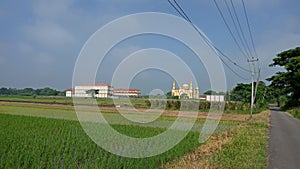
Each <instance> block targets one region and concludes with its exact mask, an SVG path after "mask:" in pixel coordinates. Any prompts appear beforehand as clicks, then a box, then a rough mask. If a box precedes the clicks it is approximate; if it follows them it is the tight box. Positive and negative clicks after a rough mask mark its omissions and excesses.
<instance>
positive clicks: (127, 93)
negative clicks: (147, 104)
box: [114, 89, 141, 97]
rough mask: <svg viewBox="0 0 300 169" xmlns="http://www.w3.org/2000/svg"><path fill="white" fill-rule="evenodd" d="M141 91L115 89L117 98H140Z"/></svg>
mask: <svg viewBox="0 0 300 169" xmlns="http://www.w3.org/2000/svg"><path fill="white" fill-rule="evenodd" d="M140 95H141V90H140V89H114V96H116V97H140Z"/></svg>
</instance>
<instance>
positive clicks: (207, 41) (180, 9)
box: [168, 0, 251, 80]
mask: <svg viewBox="0 0 300 169" xmlns="http://www.w3.org/2000/svg"><path fill="white" fill-rule="evenodd" d="M173 1H174V3H175V4H176V6H177V7H176V6H175V5H174V4H173V3H172V2H171V1H170V0H168V2H169V3H170V5H171V6H172V7H173V8H174V9H175V10H176V11H177V12H178V14H179V15H180V16H181V17H182V18H184V19H185V20H186V21H187V22H188V23H189V24H191V25H192V27H193V28H194V29H195V30H196V31H197V32H198V34H199V35H200V36H201V37H202V38H203V40H204V41H205V42H206V44H207V45H208V46H210V47H211V48H212V49H213V51H215V50H216V51H217V52H218V53H217V52H216V51H215V52H216V54H217V55H219V54H221V55H222V56H224V57H225V58H227V59H228V60H229V61H230V62H231V63H232V64H234V65H235V66H237V67H239V68H240V69H242V70H244V71H247V72H251V71H249V70H247V69H245V68H243V67H242V66H240V65H238V64H237V63H236V62H234V61H233V60H231V59H230V58H229V57H228V56H227V55H225V54H224V53H223V52H222V51H221V50H220V49H218V48H217V47H216V46H215V45H214V44H212V43H211V42H210V41H209V40H208V39H207V38H206V37H205V36H204V35H203V34H202V33H201V32H200V31H199V30H198V28H197V27H196V26H195V25H194V24H193V22H192V21H191V20H190V18H189V17H188V15H187V14H186V13H185V12H184V10H183V9H182V8H181V7H180V5H179V4H178V3H177V2H176V0H173ZM219 58H220V57H219ZM220 59H221V61H222V62H223V63H224V65H225V66H227V67H228V68H229V70H230V71H232V72H233V73H234V74H235V75H237V76H238V77H240V78H241V79H244V80H249V79H246V78H244V77H243V76H241V75H239V74H238V73H237V72H235V71H234V70H233V69H232V68H231V67H230V66H229V65H228V64H227V63H226V62H225V61H224V60H223V59H222V58H220Z"/></svg>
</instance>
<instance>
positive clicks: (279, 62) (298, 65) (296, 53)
mask: <svg viewBox="0 0 300 169" xmlns="http://www.w3.org/2000/svg"><path fill="white" fill-rule="evenodd" d="M269 66H282V67H284V68H285V69H286V71H285V72H277V73H276V74H275V75H274V76H272V77H270V78H268V79H267V80H269V81H271V85H270V86H271V87H273V88H276V89H277V91H278V94H279V95H286V96H289V100H288V102H287V104H286V106H287V107H291V106H297V105H300V83H299V81H300V47H296V48H295V49H290V50H287V51H283V52H281V53H279V54H277V57H276V58H274V59H273V63H272V64H270V65H269Z"/></svg>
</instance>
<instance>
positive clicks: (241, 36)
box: [224, 0, 252, 56]
mask: <svg viewBox="0 0 300 169" xmlns="http://www.w3.org/2000/svg"><path fill="white" fill-rule="evenodd" d="M224 1H225V4H226V8H227V10H228V12H229V14H230V17H231V20H232V22H233V24H234V28H235V30H236V32H237V34H238V37H239V39H240V41H241V43H242V45H243V47H244V50H245V51H247V53H248V54H249V55H250V56H252V52H251V50H250V48H249V44H248V41H247V40H246V37H245V34H244V31H243V29H242V26H241V23H240V19H239V17H238V16H237V13H236V9H235V6H234V4H233V1H232V0H230V4H231V7H232V11H233V12H231V10H230V7H229V5H228V3H227V0H224ZM232 14H234V16H235V19H234V18H233V15H232ZM235 20H236V21H235ZM237 25H238V26H237ZM238 28H239V29H238Z"/></svg>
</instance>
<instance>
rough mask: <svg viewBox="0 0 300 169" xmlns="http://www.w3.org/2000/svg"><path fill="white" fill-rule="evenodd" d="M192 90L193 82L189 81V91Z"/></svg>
mask: <svg viewBox="0 0 300 169" xmlns="http://www.w3.org/2000/svg"><path fill="white" fill-rule="evenodd" d="M192 89H193V81H192V80H191V81H190V90H192Z"/></svg>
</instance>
